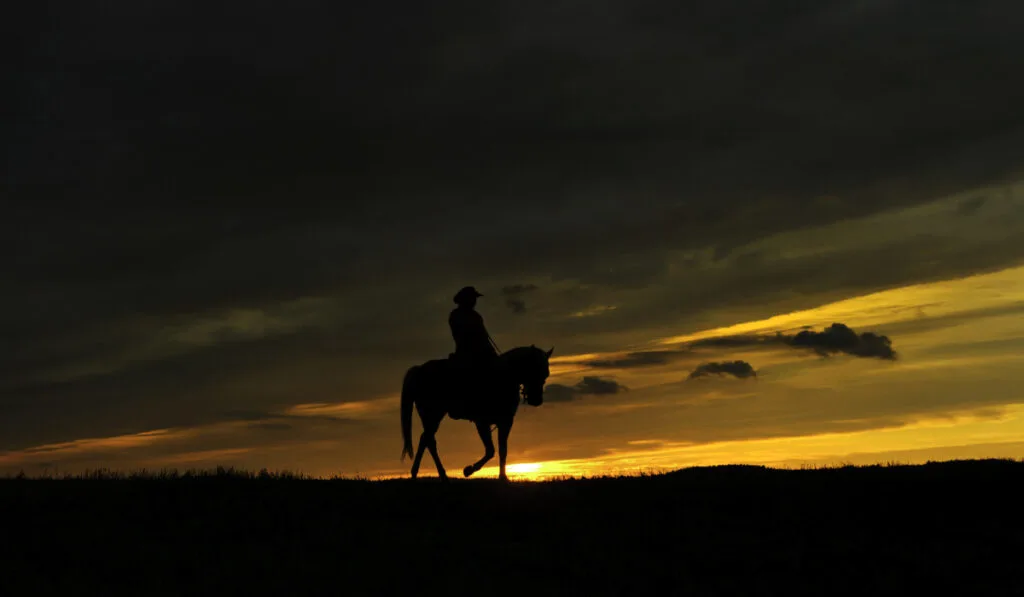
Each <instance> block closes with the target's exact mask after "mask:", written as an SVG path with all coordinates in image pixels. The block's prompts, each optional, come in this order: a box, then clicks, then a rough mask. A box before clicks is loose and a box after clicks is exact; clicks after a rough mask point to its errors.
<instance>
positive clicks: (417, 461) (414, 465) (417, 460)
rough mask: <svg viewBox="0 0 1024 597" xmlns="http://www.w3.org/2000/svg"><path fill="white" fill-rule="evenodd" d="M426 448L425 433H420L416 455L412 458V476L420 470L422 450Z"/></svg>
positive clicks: (414, 476)
mask: <svg viewBox="0 0 1024 597" xmlns="http://www.w3.org/2000/svg"><path fill="white" fill-rule="evenodd" d="M426 449H427V433H426V432H425V431H424V432H423V433H421V434H420V445H419V447H417V448H416V457H415V458H413V459H412V478H413V479H415V478H416V475H417V474H419V472H420V461H421V460H423V452H424V451H425V450H426Z"/></svg>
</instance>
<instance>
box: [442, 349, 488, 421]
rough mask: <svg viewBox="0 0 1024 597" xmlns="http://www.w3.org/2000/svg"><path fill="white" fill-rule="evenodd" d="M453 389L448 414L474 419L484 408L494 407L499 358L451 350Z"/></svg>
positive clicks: (454, 416) (450, 369) (449, 371)
mask: <svg viewBox="0 0 1024 597" xmlns="http://www.w3.org/2000/svg"><path fill="white" fill-rule="evenodd" d="M447 364H448V373H449V375H450V378H451V381H452V385H453V386H454V388H453V390H454V391H453V392H452V394H453V396H452V403H451V406H450V408H449V409H448V416H449V417H451V418H452V419H467V420H468V419H471V418H473V417H474V415H477V416H478V415H480V414H481V413H480V409H481V408H485V407H487V406H490V404H491V403H492V401H493V398H494V394H495V393H496V392H497V391H498V388H499V377H498V373H499V368H498V365H499V361H498V360H497V359H482V358H472V357H465V356H462V355H456V354H455V353H451V354H449V355H448V359H447Z"/></svg>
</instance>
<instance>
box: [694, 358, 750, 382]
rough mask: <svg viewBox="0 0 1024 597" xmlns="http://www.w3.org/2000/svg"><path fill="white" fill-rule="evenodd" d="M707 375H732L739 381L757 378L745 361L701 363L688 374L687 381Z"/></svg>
mask: <svg viewBox="0 0 1024 597" xmlns="http://www.w3.org/2000/svg"><path fill="white" fill-rule="evenodd" d="M708 375H732V376H733V377H736V378H739V379H746V378H748V377H757V372H756V371H754V367H753V366H751V364H750V363H748V362H746V361H731V362H722V363H717V362H712V363H702V364H700V365H698V366H697V368H696V369H694V370H693V371H692V372H690V377H689V379H697V378H699V377H706V376H708Z"/></svg>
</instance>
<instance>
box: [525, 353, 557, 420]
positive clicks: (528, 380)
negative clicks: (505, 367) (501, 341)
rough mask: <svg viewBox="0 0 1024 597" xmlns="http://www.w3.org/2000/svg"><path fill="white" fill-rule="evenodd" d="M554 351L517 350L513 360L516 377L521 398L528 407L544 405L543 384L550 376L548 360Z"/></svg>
mask: <svg viewBox="0 0 1024 597" xmlns="http://www.w3.org/2000/svg"><path fill="white" fill-rule="evenodd" d="M554 351H555V349H554V347H552V348H551V350H543V349H540V348H537V347H536V346H530V347H523V348H522V349H519V352H518V353H517V355H516V359H515V369H516V377H518V380H517V381H518V382H519V383H520V385H522V386H523V398H524V399H525V400H526V403H527V404H529V405H530V406H540V405H541V404H544V384H545V383H546V382H547V380H548V376H549V375H550V374H551V372H550V370H549V369H548V359H549V358H551V353H553V352H554Z"/></svg>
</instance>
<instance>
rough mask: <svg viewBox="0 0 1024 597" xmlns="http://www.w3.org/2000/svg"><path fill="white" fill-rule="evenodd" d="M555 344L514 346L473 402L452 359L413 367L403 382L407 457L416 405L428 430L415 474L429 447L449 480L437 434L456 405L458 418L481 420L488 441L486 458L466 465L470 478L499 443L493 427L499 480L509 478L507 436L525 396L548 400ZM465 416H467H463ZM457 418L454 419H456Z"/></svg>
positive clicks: (535, 403)
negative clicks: (547, 384)
mask: <svg viewBox="0 0 1024 597" xmlns="http://www.w3.org/2000/svg"><path fill="white" fill-rule="evenodd" d="M554 350H555V349H554V348H552V349H551V350H548V351H545V350H542V349H540V348H537V347H536V346H532V345H531V346H520V347H517V348H513V349H512V350H509V351H508V352H505V353H503V354H501V355H500V356H499V357H498V365H497V367H495V369H494V373H493V375H490V376H489V377H488V378H487V383H486V384H484V385H485V387H484V388H483V390H484V391H483V392H481V393H482V394H483V396H481V397H480V398H478V399H475V400H474V401H472V402H470V404H468V405H464V404H463V403H462V400H464V398H462V396H461V394H462V392H461V391H460V390H458V389H457V388H458V387H459V386H458V383H459V380H458V379H457V375H458V370H457V369H456V368H455V366H454V364H453V363H452V362H451V361H450V360H449V359H435V360H431V361H427V362H426V363H423V364H422V365H414V366H413V367H410V368H409V370H408V371H407V372H406V374H405V379H404V380H403V381H402V409H401V417H402V440H403V442H404V444H403V447H402V460H403V461H404V460H405V457H406V456H410V457H413V453H412V409H413V406H415V407H416V412H418V413H419V415H420V423H421V424H422V425H423V433H422V434H420V443H419V447H418V449H417V450H416V455H415V457H413V463H412V478H413V479H415V478H416V475H417V474H418V473H419V469H420V461H421V460H422V458H423V451H424V450H429V451H430V456H431V457H432V458H433V459H434V465H435V466H437V474H438V476H439V477H440V478H441V479H443V480H447V479H448V475H447V473H445V470H444V465H442V464H441V457H440V456H438V454H437V440H436V439H435V434H436V433H437V429H438V427H440V425H441V421H442V420H443V419H444V417H445V416H446V415H448V416H451V414H450V413H451V411H452V409H453V408H455V409H456V410H458V411H460V416H459V417H458V418H459V419H467V420H470V421H472V422H473V423H475V424H476V430H477V433H479V434H480V440H481V441H482V442H483V444H484V457H483V458H481V459H480V460H478V461H477V462H475V463H473V464H471V465H469V466H467V467H466V468H464V469H463V471H462V472H463V475H465V476H466V477H468V476H470V475H472V474H473V473H475V472H477V471H479V470H480V469H481V468H483V466H484V465H485V464H487V462H488V461H489V460H490V459H491V458H493V457H494V441H493V440H492V438H491V426H492V425H495V426H497V428H498V458H499V462H500V465H501V466H500V474H499V477H498V478H499V479H501V480H504V481H507V480H508V477H507V476H506V475H505V460H506V458H507V456H508V435H509V432H510V431H511V430H512V423H513V421H514V419H515V416H516V411H517V410H518V409H519V403H520V394H521V395H522V398H523V400H524V401H525V402H526V403H527V404H529V405H530V406H540V405H541V404H543V403H544V383H545V382H546V381H547V378H548V375H549V374H550V371H549V369H548V359H549V358H550V357H551V353H553V352H554ZM463 415H464V416H463ZM453 418H455V417H453Z"/></svg>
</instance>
